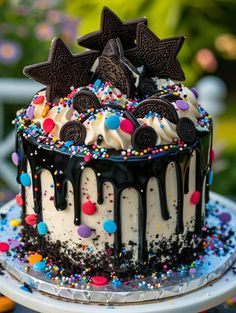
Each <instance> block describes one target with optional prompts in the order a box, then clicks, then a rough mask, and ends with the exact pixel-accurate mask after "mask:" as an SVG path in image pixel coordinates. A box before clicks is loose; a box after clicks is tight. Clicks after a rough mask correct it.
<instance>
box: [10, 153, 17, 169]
mask: <svg viewBox="0 0 236 313" xmlns="http://www.w3.org/2000/svg"><path fill="white" fill-rule="evenodd" d="M11 159H12V162H13V164H15V166H17V165H18V164H19V156H18V153H17V152H13V153H12V155H11Z"/></svg>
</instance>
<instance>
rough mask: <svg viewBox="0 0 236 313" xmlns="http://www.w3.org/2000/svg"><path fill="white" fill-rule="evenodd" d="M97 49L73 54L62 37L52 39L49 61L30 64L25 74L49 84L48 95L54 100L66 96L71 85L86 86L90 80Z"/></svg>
mask: <svg viewBox="0 0 236 313" xmlns="http://www.w3.org/2000/svg"><path fill="white" fill-rule="evenodd" d="M98 55H99V54H98V52H97V51H85V52H82V53H79V54H75V55H73V54H71V52H70V51H69V50H68V48H67V47H66V45H65V44H64V42H63V41H62V40H61V39H60V38H56V39H54V40H53V41H52V45H51V49H50V52H49V57H48V61H47V62H43V63H38V64H35V65H29V66H26V67H25V68H24V74H25V75H26V76H28V77H29V78H32V79H34V80H36V81H38V82H40V83H41V84H43V85H46V86H47V89H46V97H47V100H48V101H52V100H53V99H55V98H56V97H63V96H66V95H67V94H68V93H69V92H70V91H71V89H70V88H71V87H72V86H73V87H78V86H85V85H87V84H88V83H89V82H90V76H91V74H90V70H91V67H92V66H93V64H94V62H95V60H96V58H97V57H98Z"/></svg>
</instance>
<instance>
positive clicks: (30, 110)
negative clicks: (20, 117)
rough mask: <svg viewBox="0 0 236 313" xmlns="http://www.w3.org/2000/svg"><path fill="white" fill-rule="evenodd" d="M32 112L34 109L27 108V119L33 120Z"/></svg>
mask: <svg viewBox="0 0 236 313" xmlns="http://www.w3.org/2000/svg"><path fill="white" fill-rule="evenodd" d="M34 110H35V107H34V106H33V105H31V106H29V107H28V109H27V111H26V115H27V117H28V118H29V119H31V120H32V119H33V118H34Z"/></svg>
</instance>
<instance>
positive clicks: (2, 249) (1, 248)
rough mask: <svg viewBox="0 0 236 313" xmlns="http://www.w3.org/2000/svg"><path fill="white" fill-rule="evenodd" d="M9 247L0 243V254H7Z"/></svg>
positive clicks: (5, 243)
mask: <svg viewBox="0 0 236 313" xmlns="http://www.w3.org/2000/svg"><path fill="white" fill-rule="evenodd" d="M9 249H10V246H9V244H8V243H7V242H0V252H8V251H9Z"/></svg>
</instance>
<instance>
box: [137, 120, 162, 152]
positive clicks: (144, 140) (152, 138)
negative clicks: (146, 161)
mask: <svg viewBox="0 0 236 313" xmlns="http://www.w3.org/2000/svg"><path fill="white" fill-rule="evenodd" d="M156 142H157V133H156V132H155V130H154V129H153V128H152V127H150V126H143V125H142V126H139V127H137V128H136V129H135V131H134V132H133V134H132V137H131V144H132V146H133V148H134V149H135V150H137V151H143V150H144V149H147V148H150V147H153V146H155V145H156Z"/></svg>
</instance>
